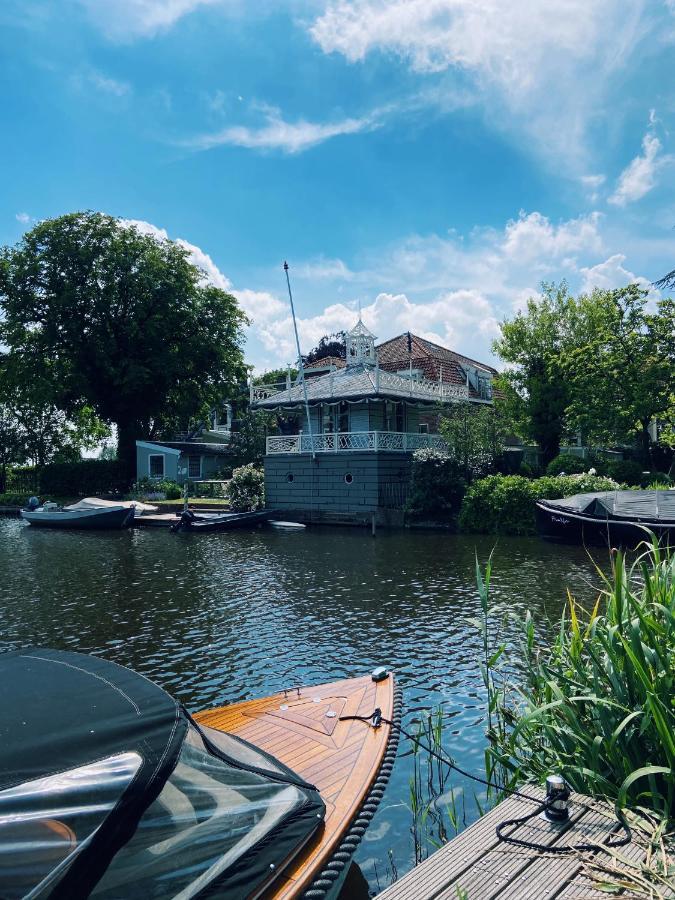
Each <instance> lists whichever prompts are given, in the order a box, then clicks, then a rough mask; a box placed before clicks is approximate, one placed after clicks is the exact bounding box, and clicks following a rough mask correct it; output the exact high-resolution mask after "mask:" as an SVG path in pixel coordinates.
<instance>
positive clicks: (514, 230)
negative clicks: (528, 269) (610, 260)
mask: <svg viewBox="0 0 675 900" xmlns="http://www.w3.org/2000/svg"><path fill="white" fill-rule="evenodd" d="M599 218H600V217H599V213H597V212H594V213H591V214H590V215H589V216H581V217H580V218H578V219H569V220H568V221H566V222H561V223H560V224H559V225H554V224H552V223H551V222H550V221H549V220H548V219H547V218H546V216H543V215H542V214H541V213H538V212H533V213H530V214H529V215H526V214H525V213H524V212H522V211H521V213H520V216H519V217H518V219H515V220H511V221H510V222H507V224H506V229H505V235H504V237H505V239H504V245H503V246H504V253H505V254H506V255H507V256H511V257H513V258H514V259H518V260H519V261H520V262H521V263H522V262H525V263H530V264H533V265H543V266H544V267H545V266H547V265H549V264H550V262H551V261H553V260H559V259H561V258H563V257H568V256H569V254H573V253H578V252H579V251H580V250H585V251H588V250H599V249H600V247H601V239H600V234H599V232H598V222H599Z"/></svg>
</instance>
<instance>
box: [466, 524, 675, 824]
mask: <svg viewBox="0 0 675 900" xmlns="http://www.w3.org/2000/svg"><path fill="white" fill-rule="evenodd" d="M597 572H598V575H599V577H600V579H601V585H602V587H601V590H600V593H599V595H598V597H597V600H596V602H595V604H594V606H593V608H592V609H591V610H585V609H583V607H582V606H581V605H580V604H579V603H578V602H577V601H576V600H575V598H574V597H573V596H572V595H571V594H570V593H569V592H568V605H567V610H566V612H565V613H564V614H563V616H562V619H561V622H560V626H559V628H558V632H557V634H556V637H555V640H554V641H553V644H552V646H551V647H550V648H541V647H540V646H538V642H537V640H536V638H535V629H534V623H533V621H532V617H531V616H529V615H528V616H527V617H526V619H525V621H524V622H522V641H521V644H522V658H523V660H524V677H523V679H522V680H521V681H520V683H514V680H513V679H512V678H509V677H505V676H504V674H503V671H501V670H500V661H501V652H499V651H500V649H501V648H497V650H496V651H495V652H494V653H493V654H492V656H489V655H488V657H487V664H486V663H485V662H484V663H483V665H484V666H485V667H486V669H487V671H486V674H485V675H484V680H485V684H486V689H487V692H488V732H487V734H488V739H489V747H488V750H487V757H486V758H487V770H488V773H489V774H490V773H493V774H494V773H495V772H497V771H498V772H499V775H500V778H503V779H504V780H503V781H502V782H501V783H502V784H506V786H507V787H515V786H516V785H517V784H520V783H522V782H524V781H534V782H538V783H542V782H543V781H544V779H545V777H546V775H547V774H548V773H550V772H553V771H558V772H560V773H561V774H562V775H563V776H564V777H565V778H566V780H567V781H568V782H569V784H570V785H571V786H572V787H573V788H574V789H575V790H576V791H579V792H581V793H585V794H590V795H593V796H601V797H605V798H609V799H612V800H614V801H615V802H616V803H617V804H618V805H620V806H621V807H629V808H636V809H644V810H647V811H649V812H650V813H651V814H654V815H656V816H657V817H659V818H660V819H662V820H668V819H670V820H673V819H675V556H674V555H673V554H671V553H669V552H668V551H665V550H663V549H662V548H660V547H659V544H658V542H657V541H656V539H655V538H652V539H651V540H650V542H649V543H646V544H644V545H643V546H642V548H641V552H640V553H639V554H638V555H637V557H636V558H635V559H634V561H633V562H632V563H631V564H630V565H629V564H628V562H627V560H626V557H625V556H624V554H623V553H622V552H621V551H612V555H611V569H610V571H609V572H608V573H605V572H603V571H602V570H601V569H600V568H598V569H597ZM489 574H490V562H488V565H487V566H486V569H485V575H482V574H481V572H480V569H478V577H477V583H478V591H479V594H480V595H481V606H482V609H483V616H484V618H485V617H486V616H487V615H488V613H489V610H490V596H489Z"/></svg>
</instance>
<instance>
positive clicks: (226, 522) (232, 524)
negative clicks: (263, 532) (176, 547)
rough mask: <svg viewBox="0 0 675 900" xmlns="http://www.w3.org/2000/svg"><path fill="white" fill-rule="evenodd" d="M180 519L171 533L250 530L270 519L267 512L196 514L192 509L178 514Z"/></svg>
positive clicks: (173, 526) (174, 524)
mask: <svg viewBox="0 0 675 900" xmlns="http://www.w3.org/2000/svg"><path fill="white" fill-rule="evenodd" d="M177 516H178V518H177V519H176V521H175V522H174V523H172V525H171V526H170V527H171V531H179V532H192V531H231V530H232V529H233V528H250V527H251V526H253V525H259V524H260V523H261V522H264V521H265V520H266V519H268V518H269V516H270V513H269V512H268V511H267V510H264V509H262V510H257V511H254V512H224V513H211V512H195V511H194V510H191V509H186V510H183V512H181V513H177Z"/></svg>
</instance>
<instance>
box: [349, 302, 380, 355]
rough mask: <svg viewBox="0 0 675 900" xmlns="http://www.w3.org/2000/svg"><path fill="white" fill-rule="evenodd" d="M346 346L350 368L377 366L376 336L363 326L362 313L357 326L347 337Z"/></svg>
mask: <svg viewBox="0 0 675 900" xmlns="http://www.w3.org/2000/svg"><path fill="white" fill-rule="evenodd" d="M345 345H346V347H345V349H346V351H347V352H346V358H347V367H348V368H351V367H352V366H374V365H375V362H376V359H377V356H376V353H375V335H374V334H373V333H372V331H369V330H368V329H367V328H366V326H365V325H364V324H363V319H362V318H361V314H360V311H359V319H358V321H357V323H356V325H354V327H353V328H352V329H351V330H350V331H348V332H347V334H346V336H345Z"/></svg>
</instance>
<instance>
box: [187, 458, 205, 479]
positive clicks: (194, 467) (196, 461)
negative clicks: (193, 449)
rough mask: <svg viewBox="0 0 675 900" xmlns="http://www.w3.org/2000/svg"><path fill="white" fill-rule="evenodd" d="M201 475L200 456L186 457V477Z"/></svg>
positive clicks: (198, 476)
mask: <svg viewBox="0 0 675 900" xmlns="http://www.w3.org/2000/svg"><path fill="white" fill-rule="evenodd" d="M201 477H202V458H201V456H189V457H188V478H201Z"/></svg>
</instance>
